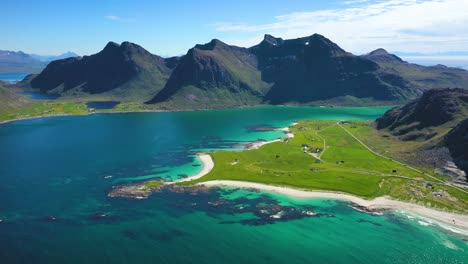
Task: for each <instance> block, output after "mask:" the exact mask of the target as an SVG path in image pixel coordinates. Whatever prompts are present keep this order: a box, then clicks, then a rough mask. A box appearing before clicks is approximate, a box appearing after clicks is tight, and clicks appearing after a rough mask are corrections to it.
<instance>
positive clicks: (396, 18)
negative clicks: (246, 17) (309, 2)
mask: <svg viewBox="0 0 468 264" xmlns="http://www.w3.org/2000/svg"><path fill="white" fill-rule="evenodd" d="M343 3H346V4H349V6H348V7H346V8H343V9H328V10H316V11H311V12H295V13H289V14H284V15H280V16H276V17H275V18H274V22H272V23H269V24H257V25H255V24H232V23H218V24H216V25H215V27H216V30H217V31H223V32H226V31H229V32H239V33H244V34H245V35H248V37H246V38H243V39H242V38H237V39H236V40H234V41H233V42H232V43H233V44H235V45H239V46H251V45H254V44H257V43H258V42H253V41H258V40H260V39H261V36H262V35H263V34H264V33H269V34H273V35H275V36H279V37H282V38H297V37H302V36H307V35H311V34H313V33H319V34H322V35H324V36H326V37H328V38H330V39H331V40H333V41H335V42H337V43H338V44H339V45H340V46H342V47H343V48H345V49H347V50H349V51H352V52H355V53H365V52H368V51H370V50H373V49H376V48H380V47H384V48H386V49H388V50H390V51H401V52H422V53H435V52H447V51H468V26H467V25H468V15H467V14H468V1H467V0H386V1H378V2H375V1H374V2H370V1H358V0H356V1H347V2H343ZM253 35H254V37H253Z"/></svg>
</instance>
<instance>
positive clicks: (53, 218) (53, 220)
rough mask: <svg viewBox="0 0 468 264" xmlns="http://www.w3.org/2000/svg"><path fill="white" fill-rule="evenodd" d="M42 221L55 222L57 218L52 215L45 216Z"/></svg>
mask: <svg viewBox="0 0 468 264" xmlns="http://www.w3.org/2000/svg"><path fill="white" fill-rule="evenodd" d="M42 220H43V221H44V222H56V221H57V218H56V217H54V216H47V217H44V218H43V219H42Z"/></svg>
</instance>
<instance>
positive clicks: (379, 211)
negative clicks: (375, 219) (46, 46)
mask: <svg viewBox="0 0 468 264" xmlns="http://www.w3.org/2000/svg"><path fill="white" fill-rule="evenodd" d="M349 207H351V208H353V209H354V210H356V211H359V212H361V213H365V214H370V215H375V216H380V215H383V214H384V212H385V211H386V210H385V209H371V208H368V207H365V206H362V205H359V204H356V203H350V205H349Z"/></svg>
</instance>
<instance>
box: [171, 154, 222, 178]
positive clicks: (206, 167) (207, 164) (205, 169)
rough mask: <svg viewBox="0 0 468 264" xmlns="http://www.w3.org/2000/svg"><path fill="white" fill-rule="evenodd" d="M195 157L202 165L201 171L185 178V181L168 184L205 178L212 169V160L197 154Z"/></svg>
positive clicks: (207, 156) (205, 155) (208, 156)
mask: <svg viewBox="0 0 468 264" xmlns="http://www.w3.org/2000/svg"><path fill="white" fill-rule="evenodd" d="M197 157H198V159H199V160H200V161H201V163H202V169H201V171H199V172H198V173H197V174H195V175H193V176H190V177H187V178H185V179H181V180H177V181H173V182H170V183H168V184H174V183H177V182H186V181H192V180H196V179H199V178H201V177H203V176H205V175H206V174H208V173H209V172H210V171H211V170H212V169H213V168H214V162H213V159H212V158H211V156H210V155H209V154H206V153H197Z"/></svg>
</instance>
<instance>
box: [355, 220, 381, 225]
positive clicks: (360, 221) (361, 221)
mask: <svg viewBox="0 0 468 264" xmlns="http://www.w3.org/2000/svg"><path fill="white" fill-rule="evenodd" d="M358 222H359V223H369V224H372V225H375V226H382V225H381V224H379V223H376V222H372V221H369V220H365V219H359V220H358Z"/></svg>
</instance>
